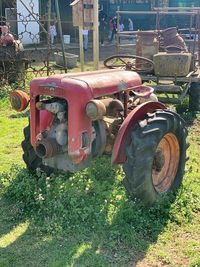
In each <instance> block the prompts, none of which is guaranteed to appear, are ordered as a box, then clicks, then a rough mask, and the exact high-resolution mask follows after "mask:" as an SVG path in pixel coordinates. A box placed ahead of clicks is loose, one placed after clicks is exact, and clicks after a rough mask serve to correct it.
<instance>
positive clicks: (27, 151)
mask: <svg viewBox="0 0 200 267" xmlns="http://www.w3.org/2000/svg"><path fill="white" fill-rule="evenodd" d="M21 146H22V150H23V152H24V154H23V160H24V162H25V164H26V167H27V168H28V169H29V170H31V171H35V170H36V169H37V168H40V169H42V170H43V171H44V172H45V173H47V174H50V173H52V172H53V169H52V168H50V167H48V166H45V165H43V163H42V159H41V158H39V157H38V156H37V154H36V153H35V150H34V148H33V146H32V145H31V141H30V124H29V125H28V126H27V127H25V128H24V140H23V141H22V143H21Z"/></svg>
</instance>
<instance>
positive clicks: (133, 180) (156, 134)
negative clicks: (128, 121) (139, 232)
mask: <svg viewBox="0 0 200 267" xmlns="http://www.w3.org/2000/svg"><path fill="white" fill-rule="evenodd" d="M186 137H187V129H186V127H185V123H184V121H183V119H181V118H180V116H179V115H178V114H176V113H173V112H170V111H156V112H155V113H153V114H149V115H147V118H146V119H144V120H142V121H140V122H139V123H138V124H137V125H136V126H135V127H134V129H133V131H132V134H131V143H130V145H129V146H128V147H127V149H126V156H127V160H126V162H125V164H124V166H123V168H124V172H125V178H124V185H125V188H126V190H127V192H128V194H129V195H130V197H131V198H133V199H140V200H141V201H142V202H143V204H144V205H151V204H153V202H155V201H156V199H157V198H158V196H159V195H160V194H162V193H164V192H168V191H174V190H176V189H178V188H179V186H180V185H181V182H182V178H183V175H184V168H185V160H186Z"/></svg>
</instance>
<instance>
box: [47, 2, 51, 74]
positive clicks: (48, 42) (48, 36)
mask: <svg viewBox="0 0 200 267" xmlns="http://www.w3.org/2000/svg"><path fill="white" fill-rule="evenodd" d="M50 26H51V0H49V1H48V35H47V45H48V53H47V76H49V72H50V67H49V52H50V49H51V42H50V38H51V36H50Z"/></svg>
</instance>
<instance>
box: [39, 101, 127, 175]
mask: <svg viewBox="0 0 200 267" xmlns="http://www.w3.org/2000/svg"><path fill="white" fill-rule="evenodd" d="M36 109H37V110H39V111H40V112H48V113H50V114H52V123H51V125H50V127H48V128H47V129H45V130H44V131H42V132H41V133H40V134H39V136H38V139H37V141H36V143H35V152H36V154H37V156H38V157H40V158H41V159H42V161H43V164H44V165H47V166H50V167H52V168H57V169H62V170H70V171H71V172H74V171H76V170H77V168H78V169H81V168H83V167H86V166H87V165H88V161H89V160H91V159H92V158H93V157H96V156H100V155H102V154H103V153H107V154H110V153H111V152H112V148H113V145H114V140H115V137H116V135H117V133H118V130H119V128H120V126H121V124H122V122H123V115H124V107H123V103H122V102H121V101H120V100H118V99H115V98H105V99H101V100H100V99H98V100H91V101H89V102H88V103H87V104H86V107H85V112H86V116H88V117H89V118H90V119H91V120H92V125H91V131H92V139H91V153H90V155H89V156H88V157H87V160H85V161H84V163H82V164H78V165H76V164H74V163H73V161H72V160H71V158H70V157H69V155H68V149H67V147H68V123H69V121H68V105H67V102H66V101H65V100H62V99H58V98H55V99H54V98H52V99H50V100H42V101H38V102H37V103H36ZM87 143H88V137H87V134H84V133H83V134H82V147H83V148H84V147H86V146H87Z"/></svg>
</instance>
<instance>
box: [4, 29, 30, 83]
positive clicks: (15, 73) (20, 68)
mask: <svg viewBox="0 0 200 267" xmlns="http://www.w3.org/2000/svg"><path fill="white" fill-rule="evenodd" d="M23 50H24V49H23V45H22V43H21V42H20V41H19V40H15V39H14V37H13V35H12V34H11V33H10V32H9V28H8V26H6V25H4V26H0V80H3V79H4V80H7V81H9V82H15V81H16V80H17V79H23V74H24V71H25V69H26V66H27V61H26V60H25V59H24V52H23Z"/></svg>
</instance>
